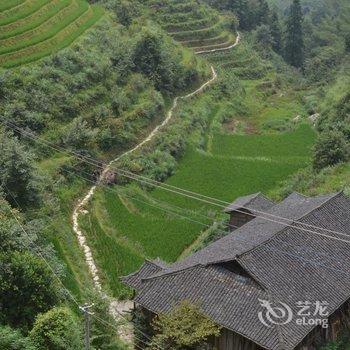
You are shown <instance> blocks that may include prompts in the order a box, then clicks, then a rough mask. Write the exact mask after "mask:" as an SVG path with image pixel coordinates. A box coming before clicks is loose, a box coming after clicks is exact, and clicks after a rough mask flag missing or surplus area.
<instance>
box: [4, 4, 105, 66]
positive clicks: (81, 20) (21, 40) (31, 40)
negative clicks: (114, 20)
mask: <svg viewBox="0 0 350 350" xmlns="http://www.w3.org/2000/svg"><path fill="white" fill-rule="evenodd" d="M102 15H103V10H102V8H100V7H98V6H90V5H89V4H88V3H87V1H85V0H27V1H15V0H13V1H5V2H4V3H3V4H1V5H0V66H2V67H5V68H10V67H15V66H18V65H21V64H25V63H29V62H32V61H35V60H38V59H40V58H42V57H45V56H48V55H50V54H52V53H54V52H56V51H58V50H61V49H62V48H64V47H66V46H68V45H70V44H71V43H72V42H73V41H74V40H75V39H77V38H78V37H79V36H80V35H81V34H83V33H84V31H85V30H87V29H89V28H90V27H91V26H93V25H94V24H95V23H96V22H97V21H98V20H99V19H100V18H101V16H102Z"/></svg>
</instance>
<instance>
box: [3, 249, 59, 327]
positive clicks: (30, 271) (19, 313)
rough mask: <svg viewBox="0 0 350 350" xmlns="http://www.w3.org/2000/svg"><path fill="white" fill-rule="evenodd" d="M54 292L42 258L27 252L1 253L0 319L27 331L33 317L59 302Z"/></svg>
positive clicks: (53, 285)
mask: <svg viewBox="0 0 350 350" xmlns="http://www.w3.org/2000/svg"><path fill="white" fill-rule="evenodd" d="M57 291H58V288H57V285H56V283H55V280H54V278H53V277H52V272H51V270H49V269H48V267H47V266H46V264H45V263H44V261H43V260H41V259H38V258H36V257H35V256H33V255H31V254H29V253H20V252H13V253H5V254H4V253H0V305H1V310H0V322H7V323H8V324H10V325H11V326H13V327H21V328H22V329H23V330H24V331H28V330H29V329H30V328H31V325H32V324H33V322H34V319H35V316H36V315H37V314H38V313H40V312H45V311H47V310H48V309H50V308H51V307H52V306H53V305H54V304H55V303H56V302H57V301H58V296H57Z"/></svg>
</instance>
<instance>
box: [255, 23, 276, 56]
mask: <svg viewBox="0 0 350 350" xmlns="http://www.w3.org/2000/svg"><path fill="white" fill-rule="evenodd" d="M255 40H256V41H257V42H258V43H259V44H260V45H261V47H262V50H264V51H265V52H268V51H269V50H270V49H271V47H272V45H273V42H274V40H273V37H272V34H271V31H270V27H268V26H267V25H265V24H262V25H261V26H259V27H257V28H256V31H255Z"/></svg>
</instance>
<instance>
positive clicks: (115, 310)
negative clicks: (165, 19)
mask: <svg viewBox="0 0 350 350" xmlns="http://www.w3.org/2000/svg"><path fill="white" fill-rule="evenodd" d="M239 42H240V34H239V33H237V38H236V42H235V43H234V44H233V45H230V46H228V47H226V48H219V49H214V50H208V51H205V50H204V51H199V52H197V54H204V53H211V52H216V51H225V50H230V49H232V48H234V47H235V46H237V45H238V44H239ZM211 74H212V76H211V78H210V79H209V80H208V81H207V82H205V83H204V84H203V85H201V86H200V87H199V88H198V89H197V90H195V91H193V92H191V93H189V94H187V95H185V96H177V97H175V98H174V100H173V104H172V107H171V108H170V109H169V111H168V113H167V116H166V118H165V119H164V120H163V121H162V123H161V124H159V125H157V126H156V127H155V128H154V129H153V130H152V131H151V133H150V134H149V135H148V136H147V137H146V138H145V139H143V140H142V141H141V142H140V143H138V144H137V145H136V146H135V147H133V148H131V149H130V150H128V151H126V152H124V153H122V154H121V155H119V156H118V157H117V158H115V159H113V160H111V161H110V162H109V163H108V164H107V165H106V167H105V168H104V170H103V171H102V173H101V175H100V176H99V178H98V180H97V182H96V184H95V185H93V186H92V187H91V188H90V189H89V191H88V192H87V194H86V195H85V196H84V197H83V198H82V199H80V200H79V201H78V203H77V204H76V206H75V207H74V210H73V214H72V224H73V231H74V233H75V234H76V236H77V239H78V242H79V245H80V247H81V248H82V250H83V252H84V256H85V261H86V264H87V266H88V269H89V272H90V273H91V276H92V278H93V282H94V285H95V288H96V289H97V290H98V291H99V292H100V293H101V294H102V295H103V296H104V297H106V298H107V297H108V296H107V295H106V294H105V293H104V292H103V289H102V285H101V280H100V277H99V271H98V268H97V265H96V262H95V260H94V258H93V255H92V251H91V248H90V247H89V245H88V243H87V240H86V237H85V235H84V233H83V231H82V229H81V227H80V225H79V218H80V215H86V214H88V210H87V205H88V203H89V202H90V200H91V198H92V197H93V195H94V193H95V191H96V189H97V187H98V186H99V184H100V183H102V182H103V180H104V179H105V177H106V175H107V174H108V172H109V171H110V170H111V168H112V166H113V164H114V163H116V162H118V161H119V160H120V159H122V158H123V157H125V156H127V155H129V154H131V153H133V152H135V151H137V150H138V149H140V148H141V147H142V146H143V145H145V144H146V143H148V142H150V141H151V140H152V139H153V138H154V137H155V136H156V135H157V134H158V133H159V131H160V130H161V129H162V128H163V127H165V126H166V125H167V124H168V123H169V121H170V120H171V119H172V117H173V114H174V111H175V109H176V107H177V105H178V102H179V100H186V99H190V98H191V97H194V96H196V95H198V94H200V93H201V92H202V91H203V90H204V89H205V88H206V87H208V86H209V85H211V84H212V83H214V81H215V80H216V79H217V73H216V71H215V69H214V67H213V66H211ZM131 307H132V302H131V301H128V300H127V301H119V300H115V299H113V300H111V301H110V313H111V314H112V315H113V317H114V318H115V319H116V321H122V316H121V315H122V314H123V313H125V312H127V311H129V310H130V309H131ZM119 336H120V337H121V338H122V339H123V340H124V341H127V342H130V341H131V340H132V332H131V330H130V328H129V327H120V332H119Z"/></svg>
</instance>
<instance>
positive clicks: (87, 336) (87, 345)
mask: <svg viewBox="0 0 350 350" xmlns="http://www.w3.org/2000/svg"><path fill="white" fill-rule="evenodd" d="M93 306H94V304H91V305H88V304H87V303H86V304H84V305H83V306H79V308H80V310H81V311H82V312H83V313H84V319H85V336H84V344H85V350H90V315H93V314H94V313H93V312H90V311H89V309H91V308H92V307H93Z"/></svg>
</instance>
